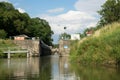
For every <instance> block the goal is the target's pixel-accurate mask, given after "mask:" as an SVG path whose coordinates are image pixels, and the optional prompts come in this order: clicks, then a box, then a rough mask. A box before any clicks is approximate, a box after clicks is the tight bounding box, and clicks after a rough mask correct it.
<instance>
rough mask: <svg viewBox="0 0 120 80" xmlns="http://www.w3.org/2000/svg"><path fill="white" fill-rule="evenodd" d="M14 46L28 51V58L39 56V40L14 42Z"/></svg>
mask: <svg viewBox="0 0 120 80" xmlns="http://www.w3.org/2000/svg"><path fill="white" fill-rule="evenodd" d="M13 42H14V43H15V44H16V45H18V46H19V47H21V48H23V49H28V50H29V51H30V56H39V40H14V41H13Z"/></svg>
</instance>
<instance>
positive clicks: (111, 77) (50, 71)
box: [0, 56, 120, 80]
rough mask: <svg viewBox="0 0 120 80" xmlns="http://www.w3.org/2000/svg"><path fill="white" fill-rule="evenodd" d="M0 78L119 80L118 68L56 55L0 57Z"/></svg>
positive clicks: (14, 79)
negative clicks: (88, 64) (92, 64)
mask: <svg viewBox="0 0 120 80" xmlns="http://www.w3.org/2000/svg"><path fill="white" fill-rule="evenodd" d="M0 80H120V69H119V68H108V67H98V66H85V65H80V64H76V63H70V62H69V60H68V58H67V57H58V56H48V57H42V58H19V59H16V58H11V59H0Z"/></svg>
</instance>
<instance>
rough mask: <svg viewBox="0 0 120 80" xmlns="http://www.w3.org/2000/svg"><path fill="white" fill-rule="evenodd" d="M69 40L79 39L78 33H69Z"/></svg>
mask: <svg viewBox="0 0 120 80" xmlns="http://www.w3.org/2000/svg"><path fill="white" fill-rule="evenodd" d="M71 40H80V35H79V34H71Z"/></svg>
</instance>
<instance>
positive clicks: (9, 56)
mask: <svg viewBox="0 0 120 80" xmlns="http://www.w3.org/2000/svg"><path fill="white" fill-rule="evenodd" d="M8 59H10V50H8Z"/></svg>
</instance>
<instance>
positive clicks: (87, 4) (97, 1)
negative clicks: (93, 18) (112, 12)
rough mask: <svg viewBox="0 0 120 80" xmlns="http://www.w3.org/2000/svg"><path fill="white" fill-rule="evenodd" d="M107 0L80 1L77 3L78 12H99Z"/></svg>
mask: <svg viewBox="0 0 120 80" xmlns="http://www.w3.org/2000/svg"><path fill="white" fill-rule="evenodd" d="M105 1H106V0H78V1H77V2H76V3H75V5H74V6H75V8H76V10H79V11H83V12H97V11H98V10H99V9H100V7H101V5H102V4H103V3H104V2H105Z"/></svg>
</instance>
